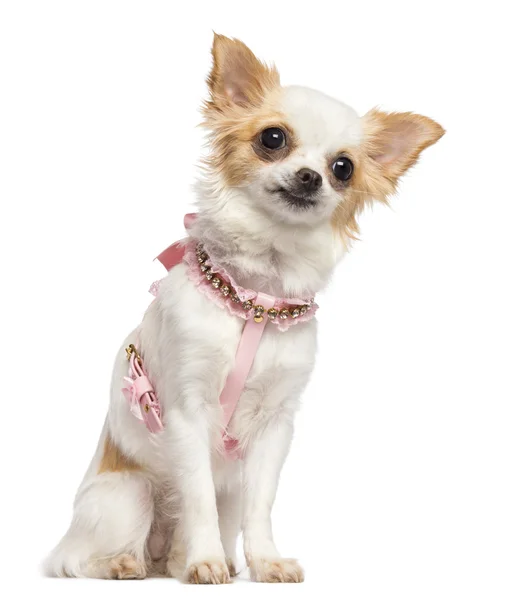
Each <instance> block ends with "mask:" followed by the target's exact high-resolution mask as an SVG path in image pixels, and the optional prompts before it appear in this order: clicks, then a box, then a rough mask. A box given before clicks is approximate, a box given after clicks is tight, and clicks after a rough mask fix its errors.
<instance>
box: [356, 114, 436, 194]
mask: <svg viewBox="0 0 506 600" xmlns="http://www.w3.org/2000/svg"><path fill="white" fill-rule="evenodd" d="M362 121H363V129H364V136H365V140H364V144H365V152H366V154H367V156H368V157H369V158H370V159H372V160H373V161H374V162H375V163H376V165H377V166H378V167H379V170H380V172H381V174H382V175H383V176H384V177H386V178H387V179H388V181H389V182H390V183H391V184H393V185H394V186H395V184H396V182H397V179H398V178H399V177H400V176H401V175H403V174H404V173H405V172H406V171H407V170H408V169H409V168H410V167H411V166H413V165H414V164H415V163H416V161H417V159H418V157H419V156H420V153H421V152H422V150H425V148H428V147H429V146H432V144H434V143H436V142H437V141H438V140H439V139H440V138H441V137H442V136H443V135H444V133H445V130H444V129H443V128H442V127H441V125H439V124H438V123H436V122H435V121H433V120H432V119H429V118H428V117H423V116H422V115H417V114H414V113H386V112H381V111H380V110H377V109H373V110H371V111H369V112H368V113H367V114H366V115H365V116H364V117H362Z"/></svg>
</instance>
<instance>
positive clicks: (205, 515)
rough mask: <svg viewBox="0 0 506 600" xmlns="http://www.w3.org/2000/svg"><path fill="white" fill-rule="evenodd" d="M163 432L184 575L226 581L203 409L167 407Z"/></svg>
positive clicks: (191, 579) (192, 580)
mask: <svg viewBox="0 0 506 600" xmlns="http://www.w3.org/2000/svg"><path fill="white" fill-rule="evenodd" d="M166 433H167V436H168V443H169V451H170V455H169V460H170V461H171V462H172V465H173V468H174V483H175V486H176V488H177V492H178V496H179V499H180V509H181V514H180V522H179V527H180V528H181V537H182V540H183V543H184V545H185V547H186V571H185V574H184V578H185V580H186V581H188V582H189V583H229V582H230V576H229V572H228V568H227V564H226V560H225V553H224V551H223V546H222V543H221V539H220V528H219V523H218V510H217V507H216V493H215V487H214V482H213V476H212V471H211V457H210V442H209V420H208V417H207V414H206V411H205V410H202V411H200V412H194V411H191V412H190V411H187V412H186V411H184V409H182V408H177V409H172V410H170V411H169V412H168V414H167V430H166Z"/></svg>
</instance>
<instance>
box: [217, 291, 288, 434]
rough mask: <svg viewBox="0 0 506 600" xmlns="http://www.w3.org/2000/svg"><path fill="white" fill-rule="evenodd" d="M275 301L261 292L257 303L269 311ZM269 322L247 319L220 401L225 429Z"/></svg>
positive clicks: (265, 319)
mask: <svg viewBox="0 0 506 600" xmlns="http://www.w3.org/2000/svg"><path fill="white" fill-rule="evenodd" d="M275 301H276V299H275V298H274V297H273V296H269V295H268V294H264V293H262V292H259V293H258V295H257V297H256V300H255V303H256V304H260V305H261V306H263V307H264V308H265V311H268V310H269V308H272V307H273V306H274V303H275ZM267 322H268V318H267V317H265V318H264V319H263V320H262V321H261V322H260V323H257V322H256V321H255V320H254V319H249V320H248V321H246V325H245V326H244V329H243V331H242V336H241V339H240V341H239V346H238V347H237V354H236V355H235V365H234V368H233V369H232V371H230V373H229V375H228V377H227V381H226V382H225V387H224V388H223V391H222V392H221V395H220V403H221V405H222V406H223V412H224V417H225V429H226V428H227V427H228V425H229V423H230V420H231V418H232V415H233V414H234V411H235V409H236V407H237V403H238V402H239V398H240V397H241V394H242V392H243V390H244V386H245V384H246V379H247V378H248V374H249V372H250V371H251V367H252V366H253V361H254V360H255V356H256V353H257V350H258V346H259V344H260V340H261V339H262V334H263V332H264V329H265V326H266V325H267Z"/></svg>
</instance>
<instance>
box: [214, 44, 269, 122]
mask: <svg viewBox="0 0 506 600" xmlns="http://www.w3.org/2000/svg"><path fill="white" fill-rule="evenodd" d="M212 55H213V68H212V70H211V73H210V74H209V77H208V80H207V83H208V85H209V91H210V92H211V102H210V103H209V105H208V106H209V108H215V109H218V110H220V111H223V110H225V109H226V108H227V107H231V106H234V105H235V106H245V107H248V106H258V105H259V104H261V102H262V100H263V98H264V97H265V94H266V92H267V91H268V90H270V89H272V88H274V87H276V86H278V85H279V74H278V72H277V70H276V68H275V67H272V68H271V67H269V66H267V65H266V64H264V63H263V62H261V61H260V60H258V58H257V57H256V56H255V55H254V54H253V52H251V50H250V49H249V48H248V47H247V46H246V45H245V44H243V43H242V42H241V41H239V40H235V39H230V38H227V37H225V36H224V35H219V34H215V35H214V42H213V48H212Z"/></svg>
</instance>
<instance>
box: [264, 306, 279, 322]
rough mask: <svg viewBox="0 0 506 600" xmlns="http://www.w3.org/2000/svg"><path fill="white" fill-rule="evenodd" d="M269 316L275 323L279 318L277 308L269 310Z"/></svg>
mask: <svg viewBox="0 0 506 600" xmlns="http://www.w3.org/2000/svg"><path fill="white" fill-rule="evenodd" d="M267 316H268V317H269V319H270V320H271V321H274V319H275V318H276V317H277V316H278V311H277V310H276V309H275V308H269V310H268V311H267Z"/></svg>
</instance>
